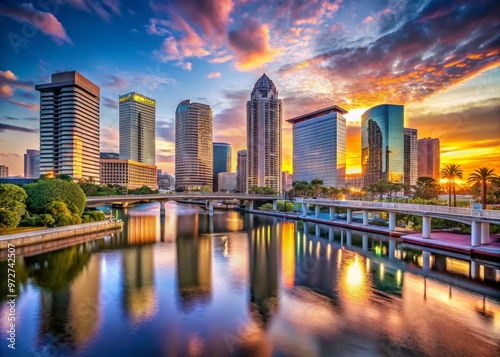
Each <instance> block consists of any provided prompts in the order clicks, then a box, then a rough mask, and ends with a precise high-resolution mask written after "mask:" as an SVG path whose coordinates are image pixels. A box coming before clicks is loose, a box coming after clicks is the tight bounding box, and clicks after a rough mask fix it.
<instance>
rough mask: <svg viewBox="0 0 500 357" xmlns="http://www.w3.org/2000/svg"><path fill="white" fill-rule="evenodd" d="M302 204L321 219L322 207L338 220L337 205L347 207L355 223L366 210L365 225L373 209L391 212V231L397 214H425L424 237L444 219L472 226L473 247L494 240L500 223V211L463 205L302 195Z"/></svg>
mask: <svg viewBox="0 0 500 357" xmlns="http://www.w3.org/2000/svg"><path fill="white" fill-rule="evenodd" d="M295 202H298V203H302V210H303V214H304V215H307V211H308V206H309V205H310V204H313V205H315V217H317V218H319V213H320V206H326V207H329V210H330V211H329V213H330V220H332V221H333V220H334V217H335V208H345V209H347V217H346V218H347V223H348V224H350V223H352V213H353V211H355V210H356V211H362V212H363V225H368V212H369V211H384V212H388V213H389V230H391V231H394V230H395V229H396V213H402V214H412V215H416V216H421V217H422V238H430V237H431V221H432V218H442V219H446V220H451V221H455V222H461V223H465V224H469V225H470V226H471V246H473V247H475V246H479V245H481V244H489V243H490V224H500V211H493V210H482V209H481V210H475V209H470V208H461V207H445V206H433V205H418V204H408V203H392V202H368V201H338V200H329V199H304V198H298V199H296V200H295Z"/></svg>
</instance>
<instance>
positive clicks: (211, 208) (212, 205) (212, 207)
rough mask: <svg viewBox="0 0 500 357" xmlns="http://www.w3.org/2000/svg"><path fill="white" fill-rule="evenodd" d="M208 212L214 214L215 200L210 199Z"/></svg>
mask: <svg viewBox="0 0 500 357" xmlns="http://www.w3.org/2000/svg"><path fill="white" fill-rule="evenodd" d="M208 214H209V215H210V216H212V215H213V214H214V201H212V200H209V201H208Z"/></svg>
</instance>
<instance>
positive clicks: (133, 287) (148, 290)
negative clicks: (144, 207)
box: [122, 221, 158, 327]
mask: <svg viewBox="0 0 500 357" xmlns="http://www.w3.org/2000/svg"><path fill="white" fill-rule="evenodd" d="M141 222H143V221H141ZM146 236H147V235H144V236H143V237H146ZM122 274H123V282H122V283H123V295H122V301H123V308H124V310H125V312H126V316H127V319H128V321H129V323H130V324H131V325H132V326H134V327H137V326H138V325H139V324H141V323H143V322H146V321H148V320H150V319H151V318H152V317H153V316H154V315H155V314H156V313H157V311H158V301H157V296H156V288H155V285H154V250H153V246H151V245H144V246H137V247H131V248H127V249H124V250H123V252H122Z"/></svg>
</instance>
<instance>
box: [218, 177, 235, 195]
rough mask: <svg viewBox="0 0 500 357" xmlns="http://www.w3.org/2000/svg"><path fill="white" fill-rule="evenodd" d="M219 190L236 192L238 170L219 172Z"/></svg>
mask: <svg viewBox="0 0 500 357" xmlns="http://www.w3.org/2000/svg"><path fill="white" fill-rule="evenodd" d="M217 179H218V181H219V182H218V184H217V187H218V188H219V191H218V192H234V191H235V190H236V172H219V173H218V174H217Z"/></svg>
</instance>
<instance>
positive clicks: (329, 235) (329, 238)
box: [328, 227, 335, 242]
mask: <svg viewBox="0 0 500 357" xmlns="http://www.w3.org/2000/svg"><path fill="white" fill-rule="evenodd" d="M334 237H335V235H334V232H333V227H330V228H328V240H329V241H330V242H333V239H334Z"/></svg>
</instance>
